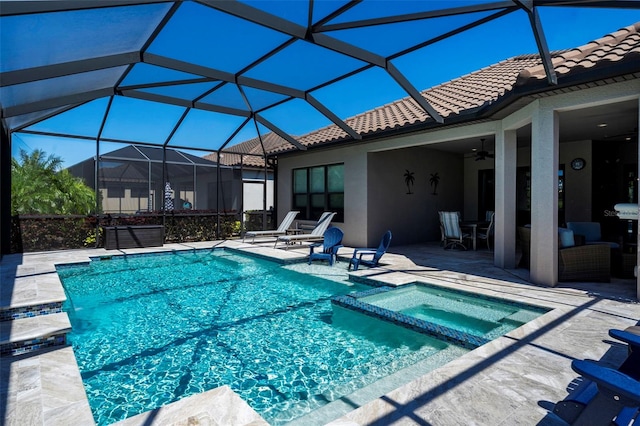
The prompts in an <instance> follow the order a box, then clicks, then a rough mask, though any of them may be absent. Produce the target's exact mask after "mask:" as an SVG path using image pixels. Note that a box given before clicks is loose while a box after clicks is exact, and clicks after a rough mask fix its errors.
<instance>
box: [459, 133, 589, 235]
mask: <svg viewBox="0 0 640 426" xmlns="http://www.w3.org/2000/svg"><path fill="white" fill-rule="evenodd" d="M591 145H592V144H591V141H577V142H565V143H561V144H560V164H564V170H565V220H566V221H586V222H588V221H591V193H592V191H591V188H592V182H591V174H592V168H591V167H592V164H593V161H592V155H591V153H592V146H591ZM577 157H580V158H584V159H585V160H586V166H585V168H584V169H582V170H579V171H576V170H572V169H571V160H573V159H574V158H577ZM530 165H531V148H529V147H526V148H519V149H518V167H526V166H530ZM493 168H494V160H493V159H487V160H484V161H475V158H474V157H472V156H470V157H467V158H465V160H464V213H463V216H464V218H465V219H466V218H468V219H469V220H474V219H478V218H477V217H476V216H477V215H478V171H479V170H482V169H493Z"/></svg>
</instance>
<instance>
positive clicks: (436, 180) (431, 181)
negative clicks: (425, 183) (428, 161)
mask: <svg viewBox="0 0 640 426" xmlns="http://www.w3.org/2000/svg"><path fill="white" fill-rule="evenodd" d="M439 183H440V176H439V175H438V172H435V173H431V178H430V179H429V185H431V186H432V187H433V192H432V194H433V195H438V184H439Z"/></svg>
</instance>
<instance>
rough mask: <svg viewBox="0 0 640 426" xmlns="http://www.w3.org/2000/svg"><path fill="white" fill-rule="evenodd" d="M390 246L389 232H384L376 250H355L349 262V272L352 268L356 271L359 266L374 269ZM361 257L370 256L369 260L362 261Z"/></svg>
mask: <svg viewBox="0 0 640 426" xmlns="http://www.w3.org/2000/svg"><path fill="white" fill-rule="evenodd" d="M389 244H391V231H387V232H385V234H384V235H383V236H382V240H380V245H378V248H377V249H374V248H357V249H355V250H354V251H353V256H352V257H351V260H349V268H348V269H349V270H351V267H352V266H353V270H354V271H357V270H358V268H359V267H360V265H365V266H368V267H370V268H375V267H376V266H378V263H379V262H380V258H381V257H382V255H383V254H385V253H386V252H387V249H388V248H389ZM363 256H371V259H363V258H362V257H363Z"/></svg>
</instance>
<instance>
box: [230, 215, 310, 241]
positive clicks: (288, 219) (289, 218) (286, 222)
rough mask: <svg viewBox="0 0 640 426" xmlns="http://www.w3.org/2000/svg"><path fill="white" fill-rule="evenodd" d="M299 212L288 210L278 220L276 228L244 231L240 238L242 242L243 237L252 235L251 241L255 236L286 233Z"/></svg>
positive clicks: (273, 235)
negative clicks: (282, 217) (279, 220)
mask: <svg viewBox="0 0 640 426" xmlns="http://www.w3.org/2000/svg"><path fill="white" fill-rule="evenodd" d="M298 213H299V212H296V211H290V212H289V213H287V215H286V216H285V217H284V219H282V222H280V226H278V229H271V230H267V231H247V232H245V233H244V237H243V238H242V242H243V243H244V240H245V238H247V237H252V238H253V239H252V240H251V242H252V243H253V242H254V241H255V240H256V237H277V236H279V235H286V234H287V229H289V227H291V224H292V223H293V220H294V219H295V218H296V216H297V215H298Z"/></svg>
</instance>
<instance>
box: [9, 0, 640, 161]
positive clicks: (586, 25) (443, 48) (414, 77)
mask: <svg viewBox="0 0 640 426" xmlns="http://www.w3.org/2000/svg"><path fill="white" fill-rule="evenodd" d="M300 3H301V2H279V3H273V2H272V3H271V4H272V5H275V6H274V7H277V8H278V9H279V10H282V8H283V7H284V8H285V10H287V13H288V14H289V15H291V17H290V19H296V17H294V16H293V15H294V14H297V15H296V16H301V15H300V13H301V12H300V10H293V9H296V8H295V7H292V6H293V5H299V4H300ZM385 3H386V2H385V1H375V0H374V1H373V2H371V3H368V4H369V5H371V4H373V5H376V6H378V7H379V8H380V10H382V11H383V10H384V7H385ZM256 4H260V3H259V2H256ZM318 4H320V5H328V4H329V3H326V4H325V3H322V2H319V3H318ZM411 4H418V3H416V2H406V5H407V6H411ZM459 4H460V5H462V4H463V3H462V2H460V3H459ZM446 5H447V6H452V5H455V2H453V1H449V2H446ZM192 7H196V6H192ZM296 7H297V6H296ZM289 9H291V10H289ZM374 9H375V8H374ZM538 10H539V13H540V17H541V20H542V24H543V29H544V31H545V36H546V39H547V42H548V45H549V48H550V49H551V50H559V49H567V48H572V47H575V46H580V45H583V44H585V43H587V42H589V41H591V40H593V39H596V38H599V37H601V36H603V35H605V34H607V33H610V32H612V31H615V30H617V29H619V28H621V27H623V26H627V25H631V24H633V23H635V22H638V21H640V10H612V9H589V8H575V7H574V8H566V7H565V8H559V7H553V8H550V7H545V8H539V9H538ZM353 12H354V13H356V12H357V10H355V9H354V11H353ZM455 19H467V18H455ZM455 19H454V18H452V19H450V20H448V21H447V20H442V21H441V23H439V24H437V25H435V24H434V25H432V26H425V25H424V24H423V23H409V25H404V26H403V27H402V29H401V31H402V33H401V37H397V35H398V31H399V26H391V27H389V28H387V29H386V32H385V31H383V30H381V29H380V28H377V29H375V30H371V29H362V30H361V31H356V32H352V33H351V35H349V37H351V38H348V39H346V40H348V41H350V42H352V43H354V44H359V45H361V46H362V47H367V48H372V49H376V50H377V51H379V53H380V54H381V55H385V54H388V53H389V52H388V51H395V50H397V48H398V46H402V43H403V42H415V41H417V40H424V39H429V38H430V37H432V36H433V35H435V34H437V33H438V32H440V31H442V29H443V28H447V25H448V26H456V24H459V22H457V21H455ZM460 22H463V21H460ZM203 31H204V32H203V34H202V35H203V36H206V35H207V33H206V29H205V30H203ZM209 35H210V33H209ZM332 35H334V36H336V37H341V35H340V34H339V33H334V34H332ZM393 35H395V36H396V37H392V36H393ZM346 40H345V41H346ZM390 40H396V41H395V42H391V41H390ZM159 42H160V41H159ZM263 43H266V42H265V41H263ZM394 43H396V44H394ZM398 43H399V44H398ZM200 47H203V46H200ZM152 48H153V46H152ZM227 49H228V46H227ZM296 52H300V53H296ZM536 52H537V48H536V44H535V40H534V38H533V34H532V31H531V27H530V25H529V22H528V19H527V17H526V14H525V13H524V12H516V13H512V14H510V15H507V16H505V17H502V18H500V19H498V20H495V21H492V22H490V23H488V24H484V25H482V26H480V27H477V28H474V29H472V30H470V31H467V32H465V33H462V34H458V35H456V36H454V37H451V38H449V39H446V40H443V41H441V42H438V43H435V44H433V45H430V46H427V47H425V48H423V49H421V50H419V51H416V52H413V53H411V54H409V55H407V56H406V57H402V58H398V59H397V60H394V61H393V64H394V65H395V66H396V67H397V68H399V69H400V71H402V72H403V73H404V74H405V75H406V76H407V77H408V79H409V80H410V81H411V82H412V84H413V85H414V86H415V87H416V88H418V89H420V90H423V89H426V88H429V87H432V86H435V85H437V84H440V83H443V82H446V81H448V80H451V79H454V78H456V77H459V76H461V75H464V74H467V73H470V72H473V71H475V70H478V69H480V68H482V67H486V66H488V65H491V64H493V63H496V62H499V61H501V60H503V59H507V58H509V57H512V56H515V55H519V54H527V53H536ZM181 54H184V55H188V54H189V52H181ZM226 54H227V55H229V53H228V52H227V53H226ZM287 54H288V55H289V57H288V58H287V57H285V59H286V60H287V62H285V63H291V61H293V60H297V61H298V62H304V63H305V64H306V66H307V70H308V72H305V73H300V72H297V73H296V72H291V69H289V68H287V69H282V72H281V73H279V72H278V69H277V68H273V66H272V67H271V68H269V64H265V65H264V71H265V72H267V73H271V74H272V76H273V81H274V82H278V78H280V79H282V80H284V81H287V82H290V81H291V82H292V80H294V79H300V84H301V85H304V84H305V82H313V81H314V78H317V72H318V71H321V72H324V73H326V72H334V73H338V72H342V70H343V69H348V68H349V66H353V64H349V62H348V61H344V62H341V63H338V62H336V61H334V62H332V57H331V56H330V55H328V56H327V57H326V58H325V57H322V56H319V55H308V58H307V57H304V55H303V53H301V51H296V50H295V49H291V50H290V51H289V52H287ZM283 55H284V53H283ZM230 62H233V61H231V60H230ZM305 78H306V80H305ZM125 82H126V81H125ZM292 84H295V82H292ZM314 95H315V96H316V97H317V98H318V99H319V100H320V101H321V102H322V103H324V104H325V105H326V106H327V107H329V108H330V109H331V110H332V111H334V112H335V113H336V114H337V115H338V116H339V117H341V118H343V119H344V118H348V117H351V116H353V115H356V114H358V113H361V112H364V111H366V110H369V109H372V108H375V107H376V106H379V105H383V104H385V103H388V102H391V101H394V100H397V99H399V98H402V97H405V96H406V93H405V92H404V91H403V90H402V89H401V88H400V87H399V86H398V85H397V84H396V83H395V82H394V81H393V80H392V79H391V78H390V77H389V76H388V75H387V74H386V73H385V72H384V71H383V70H381V69H372V70H369V71H367V72H365V73H363V74H362V75H358V76H357V77H353V78H350V79H348V80H345V81H344V82H341V83H338V84H336V85H334V86H332V87H329V88H325V89H322V90H320V91H317V92H316V93H314ZM116 99H118V98H116ZM139 102H140V101H137V100H133V99H123V98H120V99H119V100H118V105H119V108H120V109H118V110H117V112H116V110H114V116H113V119H110V120H111V121H110V122H108V123H107V127H106V129H105V136H106V137H109V136H110V137H113V138H118V139H119V138H123V139H125V138H127V136H128V135H133V137H132V139H134V140H147V141H152V142H162V141H163V140H164V138H165V137H166V134H167V129H170V128H171V127H172V125H171V123H174V122H176V121H177V119H178V118H179V116H180V114H181V111H182V109H181V108H179V107H175V106H161V105H154V108H153V109H152V110H150V111H148V112H146V113H144V112H142V111H141V109H140V107H139V105H138V104H139ZM104 105H106V101H96V102H94V103H92V104H91V105H88V106H85V107H84V108H83V109H82V110H80V111H76V112H69V113H66V114H65V115H64V116H60V117H58V118H54V119H51V120H50V121H49V122H47V123H42V124H40V125H37V126H35V127H36V128H39V129H42V130H51V131H55V130H59V131H61V132H70V131H78V132H86V133H87V134H90V133H91V130H86V129H85V128H94V129H95V128H96V126H97V125H99V124H96V123H99V119H100V117H101V114H100V113H99V111H100V110H101V109H102V110H103V109H104ZM96 112H97V113H96ZM264 116H265V117H266V118H267V119H269V120H270V121H272V122H274V123H276V124H277V125H278V126H279V127H280V128H282V129H283V130H285V131H287V132H288V133H290V134H292V135H302V134H304V133H307V132H309V131H312V130H315V129H318V128H320V127H323V126H325V125H327V124H329V121H328V120H327V119H326V117H324V116H322V115H321V114H319V113H318V112H317V111H315V110H314V109H313V108H310V107H309V106H308V105H305V103H304V102H302V101H296V102H291V105H289V106H286V105H283V106H282V107H280V108H278V110H274V111H268V112H265V113H264ZM96 120H97V121H96ZM127 120H129V121H127ZM223 120H224V117H221V116H215V115H212V116H211V118H210V119H208V118H207V116H206V115H205V114H200V113H195V112H194V114H193V115H192V116H191V115H190V116H189V118H188V120H185V123H184V126H183V128H181V129H180V130H179V132H178V133H177V134H176V136H175V137H176V138H178V139H177V140H184V141H185V142H184V144H185V145H186V144H190V145H191V146H197V147H203V148H204V147H213V148H216V147H217V146H212V145H211V144H210V142H208V140H207V139H206V138H205V136H207V137H208V136H209V135H211V134H213V133H216V131H217V130H216V129H223V130H222V131H221V132H222V133H223V135H221V140H224V139H225V138H226V136H225V135H228V134H230V133H231V132H232V131H233V129H234V128H235V126H236V125H237V123H238V122H239V120H238V118H237V117H236V118H233V119H232V123H227V124H223ZM134 121H135V122H137V123H147V126H145V127H143V128H134V127H133V125H132V124H131V123H133V122H134ZM208 121H209V122H208ZM126 123H129V125H126ZM261 131H265V132H266V131H267V130H266V129H264V128H261ZM254 136H255V130H254V126H253V124H251V126H250V127H249V129H247V130H246V131H244V132H242V133H241V135H239V136H238V138H237V140H238V141H241V140H246V139H249V138H252V137H254ZM214 145H215V144H214ZM12 147H13V153H14V155H15V154H16V153H17V151H18V150H19V149H25V150H27V151H30V150H32V149H38V148H39V149H44V150H45V151H46V152H53V153H55V154H56V155H58V156H60V157H62V158H63V159H64V161H65V166H68V165H71V164H75V163H77V162H79V161H82V160H84V159H86V158H89V157H91V156H93V155H95V144H93V143H90V142H86V141H78V140H68V139H60V138H49V137H43V136H34V135H27V134H18V135H14V139H13V145H12ZM115 147H117V145H111V144H109V145H105V149H104V150H103V149H101V152H102V153H104V152H108V151H109V150H111V149H114V148H115ZM193 153H194V154H196V155H204V154H205V153H198V152H193Z"/></svg>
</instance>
